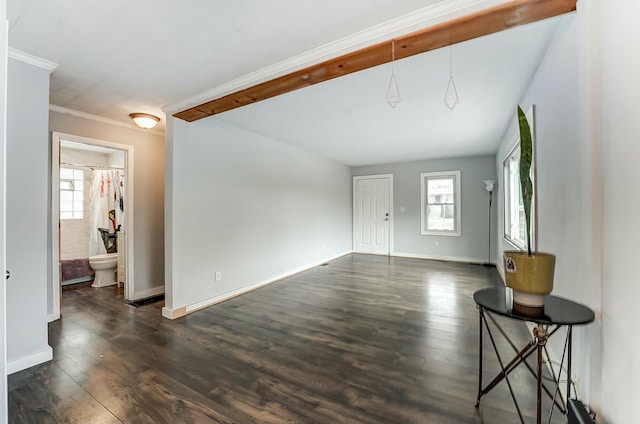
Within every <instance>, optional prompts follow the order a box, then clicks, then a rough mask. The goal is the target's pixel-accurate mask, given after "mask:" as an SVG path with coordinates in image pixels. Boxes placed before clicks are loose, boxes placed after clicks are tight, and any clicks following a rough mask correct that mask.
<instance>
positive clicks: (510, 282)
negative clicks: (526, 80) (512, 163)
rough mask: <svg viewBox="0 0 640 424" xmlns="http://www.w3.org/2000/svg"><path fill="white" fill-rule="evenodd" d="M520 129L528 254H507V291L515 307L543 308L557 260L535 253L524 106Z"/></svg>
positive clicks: (529, 138)
mask: <svg viewBox="0 0 640 424" xmlns="http://www.w3.org/2000/svg"><path fill="white" fill-rule="evenodd" d="M518 126H519V129H520V169H519V173H520V192H521V194H522V203H523V206H524V216H525V224H526V233H527V236H526V237H527V238H526V240H527V252H523V251H520V250H515V251H505V252H504V254H503V257H504V270H505V280H506V284H507V287H511V288H512V289H513V301H514V303H517V304H521V305H525V306H533V307H540V306H543V305H544V297H545V295H547V294H549V293H551V290H552V289H553V271H554V268H555V262H556V257H555V256H554V255H552V254H550V253H542V252H535V251H532V250H531V200H532V199H533V182H532V181H531V163H532V162H533V137H532V135H531V127H530V126H529V121H528V120H527V116H526V115H525V113H524V111H523V110H522V108H521V107H520V106H518Z"/></svg>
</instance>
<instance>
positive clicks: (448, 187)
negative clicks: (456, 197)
mask: <svg viewBox="0 0 640 424" xmlns="http://www.w3.org/2000/svg"><path fill="white" fill-rule="evenodd" d="M427 190H428V193H429V203H431V202H432V200H431V199H432V198H433V199H436V198H437V200H434V201H435V202H438V203H453V178H429V180H428V186H427Z"/></svg>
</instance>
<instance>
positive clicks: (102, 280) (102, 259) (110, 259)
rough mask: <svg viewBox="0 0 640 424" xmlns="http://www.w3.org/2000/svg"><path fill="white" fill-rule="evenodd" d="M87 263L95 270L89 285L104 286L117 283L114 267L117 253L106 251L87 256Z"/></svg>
mask: <svg viewBox="0 0 640 424" xmlns="http://www.w3.org/2000/svg"><path fill="white" fill-rule="evenodd" d="M89 265H91V268H93V270H94V271H95V273H96V275H95V277H94V279H93V284H91V287H106V286H112V285H114V284H116V283H117V281H116V269H117V268H118V254H117V253H106V254H104V255H95V256H91V257H89Z"/></svg>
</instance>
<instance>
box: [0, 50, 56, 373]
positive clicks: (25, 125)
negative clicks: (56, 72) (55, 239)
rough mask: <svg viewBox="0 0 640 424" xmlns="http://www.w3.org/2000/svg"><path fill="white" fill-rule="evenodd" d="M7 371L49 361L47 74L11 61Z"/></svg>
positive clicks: (8, 130)
mask: <svg viewBox="0 0 640 424" xmlns="http://www.w3.org/2000/svg"><path fill="white" fill-rule="evenodd" d="M7 96H8V101H7V180H6V181H7V192H6V195H7V232H6V235H7V269H9V270H10V271H11V279H9V280H8V281H7V361H8V371H9V372H15V371H18V370H20V369H23V368H27V367H29V366H32V365H36V364H38V363H41V362H44V361H47V360H49V359H51V357H52V351H51V348H50V347H49V346H48V345H47V337H48V336H47V275H48V272H49V269H48V268H47V263H48V260H47V239H48V235H47V209H48V208H47V198H48V190H49V185H48V182H49V175H48V170H49V159H48V154H47V152H48V148H47V145H48V136H47V131H48V120H49V112H48V108H49V71H47V70H44V69H41V68H38V67H35V66H33V65H30V64H26V63H23V62H20V61H17V60H15V59H9V67H8V87H7Z"/></svg>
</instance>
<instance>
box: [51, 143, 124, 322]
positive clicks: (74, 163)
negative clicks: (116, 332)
mask: <svg viewBox="0 0 640 424" xmlns="http://www.w3.org/2000/svg"><path fill="white" fill-rule="evenodd" d="M51 156H52V165H51V170H52V173H51V182H52V184H51V186H52V191H51V200H52V201H51V204H52V213H51V215H52V222H53V223H54V225H52V261H51V262H52V277H53V278H52V281H53V282H52V285H53V287H52V289H53V290H52V294H53V314H52V316H50V320H55V319H58V318H59V317H60V306H61V304H60V302H61V291H62V286H63V285H67V284H75V283H81V282H86V281H92V286H93V287H95V288H96V289H98V290H100V289H102V288H103V287H107V286H115V285H117V287H123V292H121V293H122V294H123V296H124V300H125V301H127V300H130V299H133V293H135V291H134V280H133V275H134V273H133V216H134V212H133V192H134V190H133V146H129V145H123V144H118V143H113V142H109V141H104V140H97V139H90V138H85V137H79V136H74V135H70V134H63V133H57V132H54V133H53V134H52V155H51ZM94 227H95V228H94Z"/></svg>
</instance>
